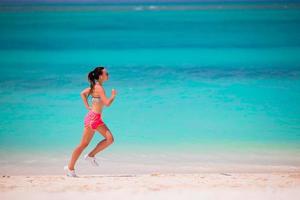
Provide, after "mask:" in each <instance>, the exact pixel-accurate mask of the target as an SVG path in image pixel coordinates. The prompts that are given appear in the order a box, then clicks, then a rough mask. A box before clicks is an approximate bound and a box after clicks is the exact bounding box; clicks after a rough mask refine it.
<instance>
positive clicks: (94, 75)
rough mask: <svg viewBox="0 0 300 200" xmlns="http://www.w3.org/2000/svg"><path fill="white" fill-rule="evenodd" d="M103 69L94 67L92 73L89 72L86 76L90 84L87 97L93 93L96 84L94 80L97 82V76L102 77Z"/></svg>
mask: <svg viewBox="0 0 300 200" xmlns="http://www.w3.org/2000/svg"><path fill="white" fill-rule="evenodd" d="M103 69H104V67H96V68H95V69H94V70H93V71H91V72H90V73H89V74H88V80H89V82H90V87H91V90H90V93H89V95H90V94H92V93H93V90H94V86H95V84H96V80H98V79H99V76H100V75H102V70H103Z"/></svg>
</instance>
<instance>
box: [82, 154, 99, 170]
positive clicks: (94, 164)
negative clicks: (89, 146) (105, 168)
mask: <svg viewBox="0 0 300 200" xmlns="http://www.w3.org/2000/svg"><path fill="white" fill-rule="evenodd" d="M84 159H85V160H87V161H89V162H90V163H91V164H92V165H93V166H95V167H97V166H99V164H98V162H97V161H96V158H95V157H90V156H89V155H88V154H85V155H84Z"/></svg>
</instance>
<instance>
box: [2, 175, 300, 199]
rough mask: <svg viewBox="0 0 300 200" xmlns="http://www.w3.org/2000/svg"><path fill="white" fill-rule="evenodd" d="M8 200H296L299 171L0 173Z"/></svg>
mask: <svg viewBox="0 0 300 200" xmlns="http://www.w3.org/2000/svg"><path fill="white" fill-rule="evenodd" d="M0 180H1V181H0V192H1V194H0V196H1V199H2V200H7V199H45V200H48V199H49V200H50V199H51V200H52V199H56V200H57V199H71V198H72V199H82V198H83V199H85V200H87V199H101V198H102V199H130V200H132V199H167V198H172V200H174V199H175V200H176V199H239V200H240V199H243V200H246V199H264V200H265V199H272V200H275V199H289V200H291V199H297V200H298V199H299V198H300V172H278V173H273V172H270V173H266V172H264V173H257V172H255V173H197V174H193V173H185V174H184V173H163V174H160V173H150V174H139V175H134V174H119V175H115V174H114V175H113V174H111V175H107V174H106V175H82V176H79V177H78V178H71V177H66V176H63V175H57V176H55V175H48V176H47V175H43V176H36V175H30V176H7V175H1V178H0Z"/></svg>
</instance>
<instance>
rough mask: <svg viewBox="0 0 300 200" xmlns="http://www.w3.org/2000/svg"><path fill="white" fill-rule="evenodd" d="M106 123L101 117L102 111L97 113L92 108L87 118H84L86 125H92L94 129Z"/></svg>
mask: <svg viewBox="0 0 300 200" xmlns="http://www.w3.org/2000/svg"><path fill="white" fill-rule="evenodd" d="M102 125H104V122H103V121H102V118H101V113H96V112H94V111H92V110H90V111H89V112H88V113H87V114H86V116H85V118H84V126H85V127H87V126H90V127H92V129H96V128H97V127H98V126H102Z"/></svg>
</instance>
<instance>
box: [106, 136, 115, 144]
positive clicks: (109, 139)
mask: <svg viewBox="0 0 300 200" xmlns="http://www.w3.org/2000/svg"><path fill="white" fill-rule="evenodd" d="M106 141H107V143H109V144H112V143H113V142H114V137H113V136H108V137H106Z"/></svg>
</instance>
